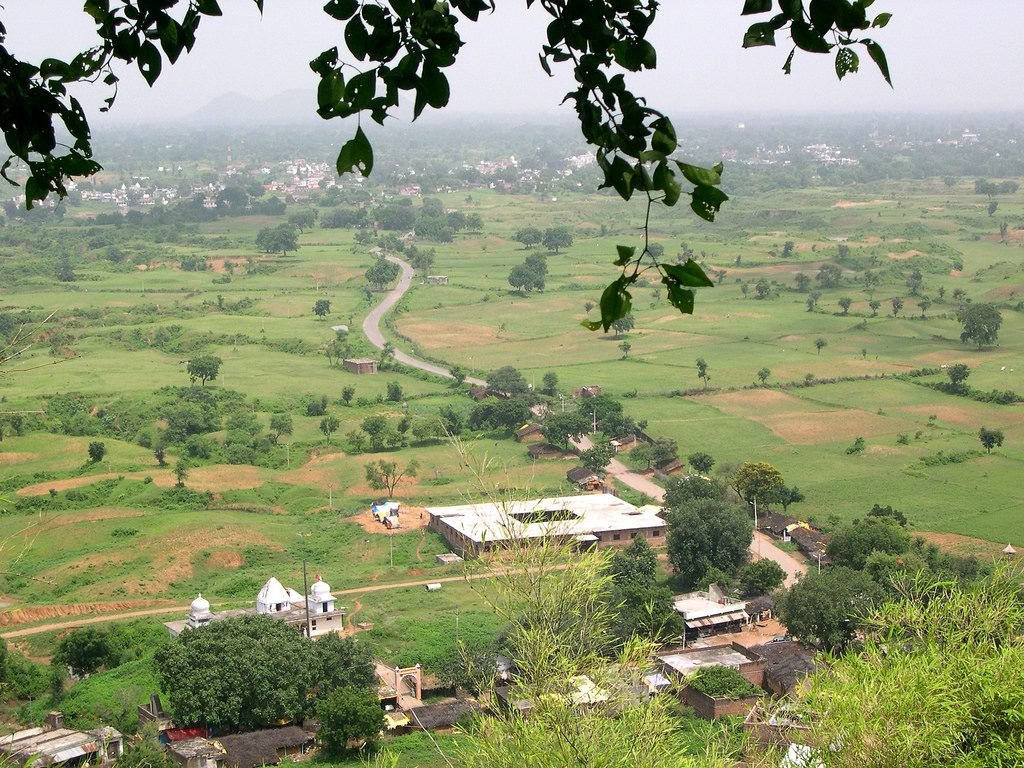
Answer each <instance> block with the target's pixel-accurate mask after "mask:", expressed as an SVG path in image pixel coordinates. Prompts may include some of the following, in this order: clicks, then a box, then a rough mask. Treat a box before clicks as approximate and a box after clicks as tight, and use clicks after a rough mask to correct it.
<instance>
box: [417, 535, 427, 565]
mask: <svg viewBox="0 0 1024 768" xmlns="http://www.w3.org/2000/svg"><path fill="white" fill-rule="evenodd" d="M426 538H427V529H426V528H420V540H419V541H418V542H416V562H418V563H422V562H423V555H422V554H421V553H420V550H421V549H423V542H424V541H426Z"/></svg>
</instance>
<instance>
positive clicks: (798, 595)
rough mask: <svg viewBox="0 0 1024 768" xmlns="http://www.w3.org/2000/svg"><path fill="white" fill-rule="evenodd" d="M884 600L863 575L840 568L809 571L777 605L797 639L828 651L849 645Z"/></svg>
mask: <svg viewBox="0 0 1024 768" xmlns="http://www.w3.org/2000/svg"><path fill="white" fill-rule="evenodd" d="M881 599H882V588H881V587H880V586H879V585H878V584H876V583H875V582H874V580H873V579H872V578H871V577H870V576H868V575H867V574H866V573H863V572H862V571H855V570H852V569H850V568H846V567H843V566H839V567H836V568H830V569H829V570H827V571H822V572H821V573H820V574H819V573H815V572H814V571H808V572H807V573H806V574H804V575H803V576H802V577H801V579H800V580H799V581H798V582H797V583H796V584H794V585H793V586H792V587H790V588H789V590H788V591H787V592H784V593H783V594H782V595H781V596H780V597H779V600H778V602H777V603H776V605H777V607H778V611H779V620H780V621H781V622H782V623H783V624H785V625H786V629H788V630H789V633H790V634H791V635H793V636H794V637H796V638H798V639H800V640H803V641H804V642H807V643H813V644H815V645H818V646H820V647H822V648H825V649H826V650H836V649H840V648H842V647H844V646H845V645H846V644H848V643H849V642H850V641H851V640H852V639H853V638H854V636H855V635H856V633H857V629H858V627H859V625H860V621H861V620H862V618H863V616H864V615H865V614H866V613H867V611H868V610H870V609H871V608H872V607H873V606H875V605H876V604H877V603H878V602H879V601H880V600H881Z"/></svg>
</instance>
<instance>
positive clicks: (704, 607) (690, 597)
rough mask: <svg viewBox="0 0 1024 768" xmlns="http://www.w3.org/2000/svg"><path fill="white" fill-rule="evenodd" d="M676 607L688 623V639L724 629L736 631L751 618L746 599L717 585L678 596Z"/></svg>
mask: <svg viewBox="0 0 1024 768" xmlns="http://www.w3.org/2000/svg"><path fill="white" fill-rule="evenodd" d="M675 606H676V611H678V612H679V613H680V614H682V617H683V621H684V622H685V623H686V640H687V641H691V640H696V639H697V638H700V637H708V636H709V635H714V634H719V633H722V632H736V631H738V630H740V629H742V628H743V625H744V624H746V623H747V621H748V620H749V617H748V616H747V613H746V611H744V610H743V606H744V604H743V601H742V600H736V599H734V598H731V597H729V596H728V595H726V594H725V593H723V592H722V590H721V589H719V588H718V585H717V584H712V585H711V586H710V587H708V591H707V592H690V593H688V594H685V595H676V598H675Z"/></svg>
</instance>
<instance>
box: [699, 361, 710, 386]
mask: <svg viewBox="0 0 1024 768" xmlns="http://www.w3.org/2000/svg"><path fill="white" fill-rule="evenodd" d="M697 378H698V379H700V380H701V381H703V382H704V389H707V388H708V381H710V379H711V377H710V376H709V375H708V361H707V360H705V359H704V358H703V357H698V358H697Z"/></svg>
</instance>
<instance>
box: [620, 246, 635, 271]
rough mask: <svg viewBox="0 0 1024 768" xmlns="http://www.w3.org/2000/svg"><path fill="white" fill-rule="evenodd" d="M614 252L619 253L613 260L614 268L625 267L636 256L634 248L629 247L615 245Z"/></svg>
mask: <svg viewBox="0 0 1024 768" xmlns="http://www.w3.org/2000/svg"><path fill="white" fill-rule="evenodd" d="M615 250H616V251H618V252H619V258H617V259H616V260H615V266H616V267H624V266H626V265H627V264H629V262H631V261H632V260H633V257H634V256H635V255H636V248H634V247H633V246H630V245H616V246H615Z"/></svg>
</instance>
